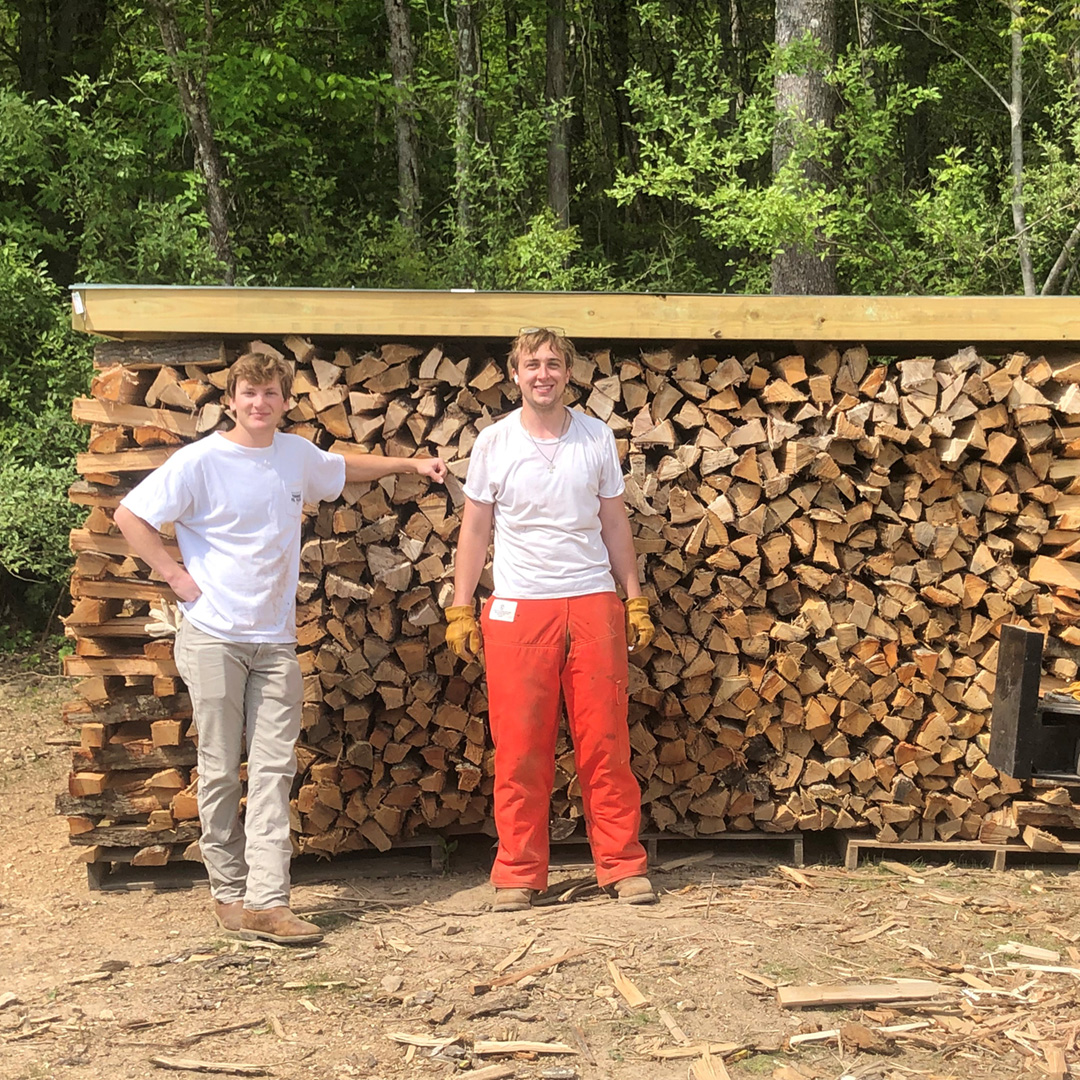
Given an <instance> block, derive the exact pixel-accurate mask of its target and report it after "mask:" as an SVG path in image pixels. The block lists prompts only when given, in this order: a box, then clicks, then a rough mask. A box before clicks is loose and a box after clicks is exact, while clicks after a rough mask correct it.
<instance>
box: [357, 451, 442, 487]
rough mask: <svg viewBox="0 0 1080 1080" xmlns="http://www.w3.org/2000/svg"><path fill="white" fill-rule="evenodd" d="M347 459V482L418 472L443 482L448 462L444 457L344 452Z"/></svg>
mask: <svg viewBox="0 0 1080 1080" xmlns="http://www.w3.org/2000/svg"><path fill="white" fill-rule="evenodd" d="M341 456H342V457H343V458H344V459H345V481H346V483H359V482H361V481H364V480H381V479H382V478H383V477H384V476H390V475H391V474H393V473H417V474H419V475H420V476H426V477H427V478H428V479H429V480H435V481H437V482H438V483H440V484H441V483H442V482H443V481H444V480H445V479H446V462H445V461H443V459H442V458H437V457H436V458H403V457H383V456H381V455H380V454H357V453H342V455H341Z"/></svg>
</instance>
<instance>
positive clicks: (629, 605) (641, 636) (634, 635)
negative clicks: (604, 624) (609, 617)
mask: <svg viewBox="0 0 1080 1080" xmlns="http://www.w3.org/2000/svg"><path fill="white" fill-rule="evenodd" d="M655 634H656V627H655V626H653V622H652V619H650V618H649V600H648V597H645V596H635V597H632V598H631V599H630V600H627V601H626V644H627V645H629V646H630V651H631V652H634V651H635V650H638V649H644V648H645V646H646V645H648V644H649V642H650V641H652V639H653V637H654V636H655Z"/></svg>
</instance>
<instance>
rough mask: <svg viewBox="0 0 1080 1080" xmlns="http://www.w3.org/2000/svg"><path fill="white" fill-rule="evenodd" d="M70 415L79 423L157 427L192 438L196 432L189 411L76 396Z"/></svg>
mask: <svg viewBox="0 0 1080 1080" xmlns="http://www.w3.org/2000/svg"><path fill="white" fill-rule="evenodd" d="M71 416H72V418H73V419H74V420H77V421H78V422H79V423H81V424H122V425H123V426H125V427H158V428H162V429H164V430H165V431H171V432H172V433H173V434H174V435H181V436H183V437H184V438H186V439H194V438H195V436H196V435H197V434H198V431H197V429H196V419H195V417H194V416H193V415H192V414H191V413H186V412H179V411H178V410H176V409H148V408H147V407H146V406H145V405H122V404H119V403H118V402H115V401H95V400H94V399H93V398H76V399H75V400H74V401H73V402H72V403H71ZM95 471H98V472H101V471H103V470H100V469H99V470H95Z"/></svg>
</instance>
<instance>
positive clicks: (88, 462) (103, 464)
mask: <svg viewBox="0 0 1080 1080" xmlns="http://www.w3.org/2000/svg"><path fill="white" fill-rule="evenodd" d="M178 449H179V447H178V446H158V447H155V448H154V449H153V450H120V451H119V452H118V453H115V454H76V455H75V468H76V469H77V470H78V471H79V472H81V473H111V472H139V471H141V470H143V469H156V468H157V467H158V466H159V465H164V464H165V462H166V461H168V460H169V458H171V457H172V456H173V454H175V453H176V451H177V450H178Z"/></svg>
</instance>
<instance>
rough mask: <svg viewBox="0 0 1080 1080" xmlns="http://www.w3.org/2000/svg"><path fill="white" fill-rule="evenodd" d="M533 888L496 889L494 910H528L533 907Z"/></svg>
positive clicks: (492, 906) (492, 908)
mask: <svg viewBox="0 0 1080 1080" xmlns="http://www.w3.org/2000/svg"><path fill="white" fill-rule="evenodd" d="M532 898H533V890H532V889H496V890H495V902H494V903H493V904H492V905H491V910H492V911H527V910H528V909H529V908H530V907H532Z"/></svg>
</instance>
